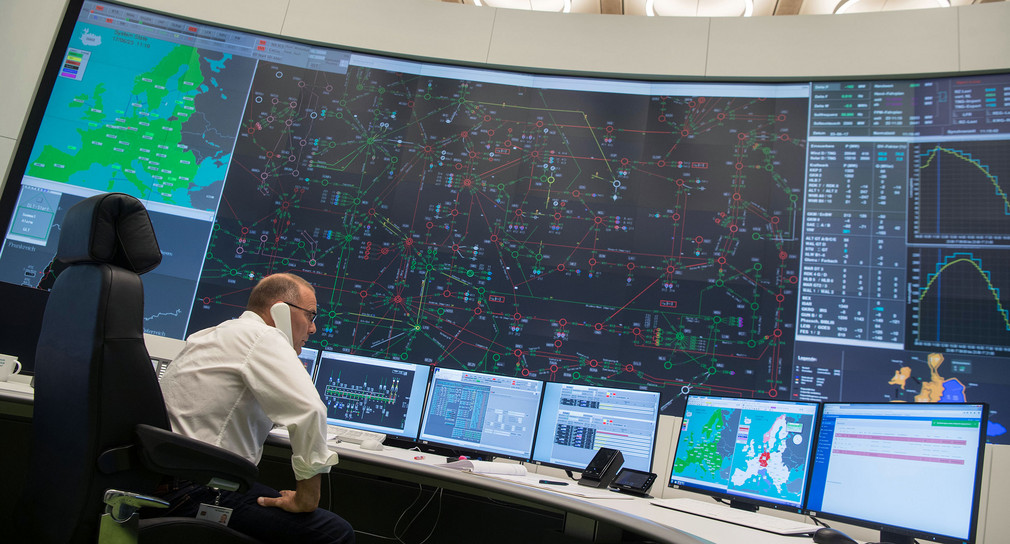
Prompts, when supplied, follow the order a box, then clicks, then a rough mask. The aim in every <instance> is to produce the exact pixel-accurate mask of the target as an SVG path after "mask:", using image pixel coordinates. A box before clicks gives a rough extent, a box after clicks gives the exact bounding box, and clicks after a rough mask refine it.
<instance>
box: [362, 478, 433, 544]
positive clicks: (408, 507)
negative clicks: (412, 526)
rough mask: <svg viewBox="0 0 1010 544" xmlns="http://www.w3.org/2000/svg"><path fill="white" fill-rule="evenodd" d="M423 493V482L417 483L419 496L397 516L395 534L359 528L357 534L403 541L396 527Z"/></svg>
mask: <svg viewBox="0 0 1010 544" xmlns="http://www.w3.org/2000/svg"><path fill="white" fill-rule="evenodd" d="M423 494H424V486H423V485H421V484H417V497H415V498H414V502H412V503H410V505H408V506H407V508H405V509H404V510H403V512H402V513H401V514H400V517H398V518H396V523H394V524H393V536H383V535H377V534H375V533H369V532H368V531H359V530H357V529H355V530H354V532H355V534H362V535H368V536H374V537H375V538H381V539H383V540H396V541H398V542H401V543H403V540H402V539H401V538H400V537H399V536H396V528H397V527H398V526H399V525H400V522H401V521H403V516H406V515H407V512H410V509H411V508H413V507H414V505H415V504H417V501H419V500H421V495H423ZM408 527H409V525H408ZM404 544H406V543H404Z"/></svg>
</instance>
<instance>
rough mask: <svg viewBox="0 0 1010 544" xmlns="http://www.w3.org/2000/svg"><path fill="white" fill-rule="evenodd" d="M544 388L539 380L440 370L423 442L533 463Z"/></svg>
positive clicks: (426, 411)
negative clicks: (531, 458)
mask: <svg viewBox="0 0 1010 544" xmlns="http://www.w3.org/2000/svg"><path fill="white" fill-rule="evenodd" d="M543 387H544V384H543V382H540V381H537V380H529V379H522V378H509V377H506V376H497V375H494V374H482V373H479V372H467V371H465V370H451V369H445V368H436V369H435V371H434V372H433V373H432V376H431V387H430V388H429V389H428V396H427V399H426V401H425V408H424V419H423V422H422V424H421V433H420V435H419V436H418V439H419V440H420V441H421V442H423V443H426V444H436V445H443V446H449V447H452V448H457V449H462V450H466V451H473V452H481V453H490V454H493V455H495V456H499V457H509V458H513V459H520V460H528V459H529V457H530V455H531V454H532V449H533V434H534V432H535V430H536V423H537V413H538V412H539V409H540V400H541V397H542V395H543Z"/></svg>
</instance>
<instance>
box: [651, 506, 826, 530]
mask: <svg viewBox="0 0 1010 544" xmlns="http://www.w3.org/2000/svg"><path fill="white" fill-rule="evenodd" d="M652 504H654V505H656V506H661V507H663V508H669V509H670V510H677V511H678V512H685V513H688V514H695V515H698V516H704V517H706V518H711V519H716V520H719V521H725V522H726V523H733V524H736V525H743V526H745V527H750V528H752V529H758V530H761V531H768V532H770V533H777V534H780V535H805V534H813V533H814V532H815V531H817V529H820V526H818V525H814V524H811V523H803V522H801V521H793V520H789V519H785V518H780V517H776V516H768V515H765V514H759V513H757V512H748V511H746V510H740V509H738V508H730V507H729V506H726V505H723V504H718V503H715V502H703V501H696V500H694V499H656V500H654V501H652Z"/></svg>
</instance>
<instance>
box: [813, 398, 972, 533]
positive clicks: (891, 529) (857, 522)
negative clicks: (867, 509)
mask: <svg viewBox="0 0 1010 544" xmlns="http://www.w3.org/2000/svg"><path fill="white" fill-rule="evenodd" d="M928 404H943V405H957V406H979V407H981V408H982V417H981V425H979V447H978V452H977V453H976V459H975V484H974V487H975V490H974V492H973V494H972V495H973V498H972V508H971V510H972V511H971V523H970V525H969V534H968V538H960V537H955V536H951V535H940V534H938V533H930V532H928V531H923V530H920V529H912V528H909V527H901V526H897V525H889V524H886V523H880V522H877V521H873V520H865V519H860V518H854V517H850V516H845V515H841V514H835V513H832V512H825V511H823V510H810V509H807V510H806V511H805V512H804V513H805V514H806V515H808V516H810V517H812V518H816V519H821V518H823V519H826V520H831V521H838V522H841V523H847V524H849V525H854V526H857V527H862V528H865V529H870V530H873V531H880V533H881V535H882V539H883V536H884V535H900V536H903V537H908V539H909V540H910V541H911V540H912V539H925V540H929V541H931V542H940V543H942V544H974V543H975V542H976V539H977V537H978V520H979V510H981V504H980V502H981V492H982V484H983V481H982V473H983V470H984V466H983V461H984V460H985V447H986V444H987V440H986V428H987V426H988V423H989V405H988V404H987V403H985V402H944V403H914V404H908V403H900V402H841V401H832V402H822V403H821V405H822V407H821V417H820V418H819V419H818V424H817V442H819V441H820V435H821V433H820V427H821V424H822V422H823V418H824V411H825V408H826V407H827V406H829V405H845V406H868V405H869V406H887V407H889V408H895V407H901V406H921V405H928ZM815 447H816V444H815ZM813 462H814V461H811V466H810V470H811V475H812V474H813V468H814V466H813ZM812 485H813V478H807V492H806V500H807V501H809V499H810V487H811V486H812Z"/></svg>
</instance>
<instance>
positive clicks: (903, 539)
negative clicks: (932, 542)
mask: <svg viewBox="0 0 1010 544" xmlns="http://www.w3.org/2000/svg"><path fill="white" fill-rule="evenodd" d="M880 542H881V544H915V539H914V538H912V537H910V536H908V535H902V534H898V533H892V532H890V531H880Z"/></svg>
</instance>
